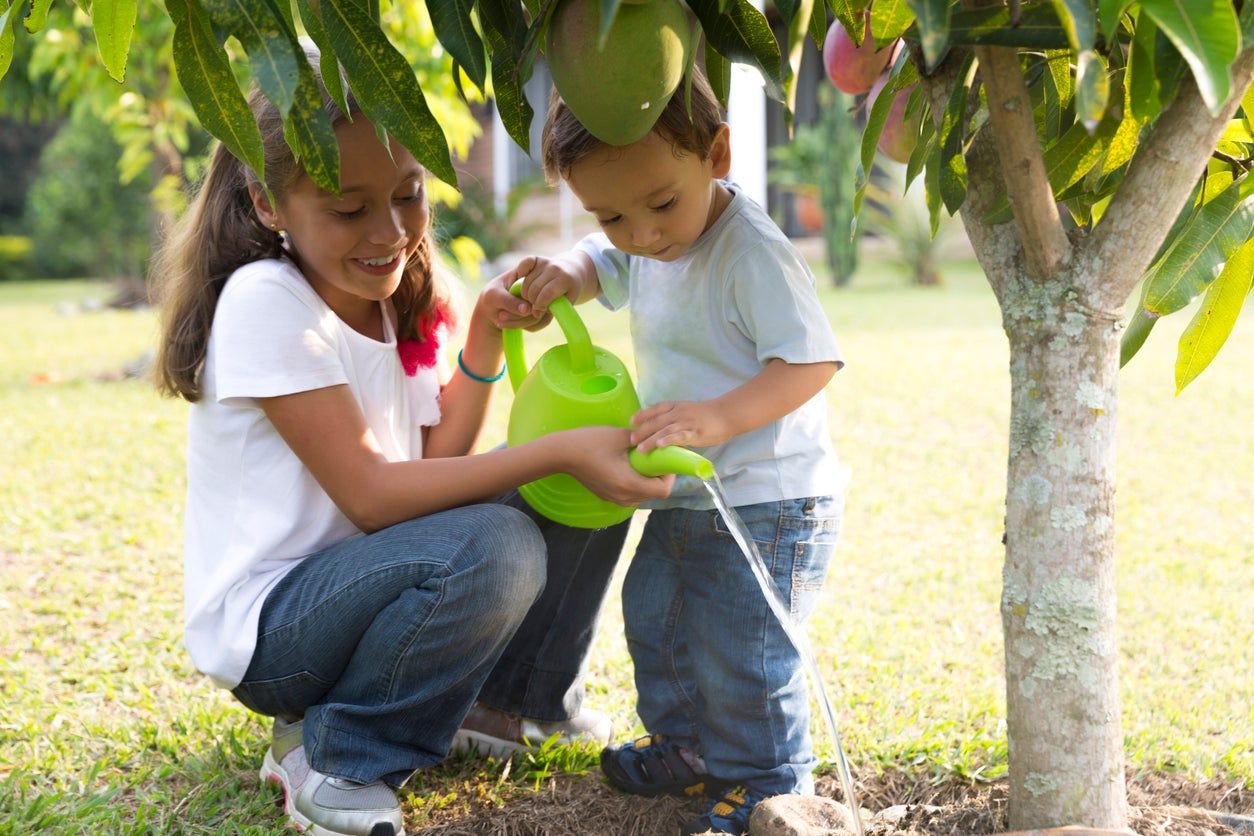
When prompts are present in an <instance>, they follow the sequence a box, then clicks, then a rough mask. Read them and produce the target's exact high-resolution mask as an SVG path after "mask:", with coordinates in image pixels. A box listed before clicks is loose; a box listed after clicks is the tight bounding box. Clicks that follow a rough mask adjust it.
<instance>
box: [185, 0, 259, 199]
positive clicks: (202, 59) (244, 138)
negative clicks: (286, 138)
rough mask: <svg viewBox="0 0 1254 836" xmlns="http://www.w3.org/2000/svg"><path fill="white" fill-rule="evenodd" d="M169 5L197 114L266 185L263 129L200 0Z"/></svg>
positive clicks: (188, 87) (188, 96)
mask: <svg viewBox="0 0 1254 836" xmlns="http://www.w3.org/2000/svg"><path fill="white" fill-rule="evenodd" d="M165 6H166V9H167V10H168V11H169V13H170V17H171V19H173V21H174V42H173V55H174V69H175V71H176V72H177V73H178V79H179V84H180V85H182V87H183V92H185V93H186V94H187V98H188V100H189V101H190V102H191V105H192V109H193V110H194V111H195V112H196V118H197V119H199V120H200V124H201V125H202V126H204V128H205V130H207V131H209V133H211V134H213V135H214V136H216V137H218V138H219V139H221V140H222V144H223V145H225V146H226V147H227V150H229V151H230V152H231V153H232V154H234V155H235V157H236V159H238V160H240V161H241V162H243V163H244V164H245V165H247V166H248V167H249V168H251V169H252V170H253V172H254V173H256V175H257V177H258V179H260V180H261V181H262V182H263V183H264V182H265V179H266V177H265V156H264V154H263V152H262V148H261V132H260V131H259V130H258V129H257V122H256V120H255V119H254V118H253V114H252V110H251V109H250V108H249V107H248V102H247V101H246V100H245V98H244V94H243V93H241V92H240V89H239V84H238V82H236V80H235V74H234V72H233V71H232V70H231V64H230V61H228V60H227V57H226V52H225V51H223V49H222V47H220V46H218V42H217V39H216V38H215V37H214V35H213V28H212V26H210V23H209V16H208V15H207V14H205V11H204V9H202V8H201V7H200V4H199V3H198V2H195V0H192V2H191V3H190V4H189V3H188V2H186V0H166V4H165Z"/></svg>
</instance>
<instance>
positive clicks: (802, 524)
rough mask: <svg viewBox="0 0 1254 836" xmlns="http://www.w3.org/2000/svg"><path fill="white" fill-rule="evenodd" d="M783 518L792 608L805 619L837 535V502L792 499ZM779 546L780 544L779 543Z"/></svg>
mask: <svg viewBox="0 0 1254 836" xmlns="http://www.w3.org/2000/svg"><path fill="white" fill-rule="evenodd" d="M795 502H796V505H795V507H794V508H792V509H790V512H786V513H785V515H784V517H783V525H782V528H783V535H782V536H786V537H787V539H788V540H790V541H791V543H790V545H791V546H792V558H793V561H792V596H791V600H790V601H789V603H790V605H791V606H792V611H793V613H795V614H796V615H797V616H798V617H800V618H805V617H806V616H808V615H809V614H810V611H811V610H813V609H814V605H815V604H816V603H817V602H818V594H819V590H821V589H822V588H823V581H824V580H825V579H826V578H827V570H828V567H829V566H830V565H831V562H832V555H833V554H834V553H835V551H836V540H837V539H838V538H839V536H840V521H841V510H842V509H841V503H839V502H837V501H836V500H834V499H833V498H831V497H811V498H808V499H802V500H795ZM781 545H783V544H781Z"/></svg>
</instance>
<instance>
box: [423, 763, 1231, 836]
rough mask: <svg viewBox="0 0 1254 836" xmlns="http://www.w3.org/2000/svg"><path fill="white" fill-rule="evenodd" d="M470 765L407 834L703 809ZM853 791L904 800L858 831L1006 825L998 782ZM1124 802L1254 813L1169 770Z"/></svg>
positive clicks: (488, 831) (635, 827)
mask: <svg viewBox="0 0 1254 836" xmlns="http://www.w3.org/2000/svg"><path fill="white" fill-rule="evenodd" d="M469 771H470V770H469V769H468V774H467V776H466V780H465V781H464V782H463V783H462V787H463V788H464V789H465V792H458V793H457V794H456V798H455V799H454V798H452V797H448V798H446V799H445V800H444V801H442V802H441V801H438V800H437V801H434V802H433V801H432V800H431V799H424V800H423V801H421V802H419V803H418V804H417V805H416V806H415V807H414V808H412V809H410V810H409V811H407V813H408V815H407V817H406V818H407V820H408V827H407V832H409V833H411V834H420V835H421V836H435V834H440V836H562V835H563V834H606V836H654V834H667V836H669V834H674V833H677V832H678V831H679V828H680V826H681V825H682V824H683V822H684V821H686V820H687V819H688V818H690V817H691V816H693V815H695V814H696V813H697V812H699V811H700V810H701V809H702V806H703V804H702V802H699V801H688V800H679V799H674V798H657V799H650V798H640V797H635V796H629V795H624V794H622V793H619V792H617V791H615V790H614V789H612V788H610V787H609V786H607V785H606V784H605V783H604V782H603V781H602V780H601V779H600V778H599V777H598V776H597V775H596V774H595V773H590V774H587V775H579V776H571V775H563V776H560V777H557V778H555V779H550V780H548V781H546V782H544V783H542V784H540V786H539V788H538V789H533V788H532V786H531V785H530V784H527V785H522V786H519V785H509V786H503V785H499V784H498V785H497V786H495V787H494V788H493V790H492V791H491V792H485V791H484V789H483V788H482V787H480V788H479V790H478V791H475V784H476V782H477V779H476V778H472V777H471V775H470V774H469ZM478 777H479V778H481V777H482V776H478ZM817 784H818V787H817V789H818V793H819V794H820V795H824V796H827V797H829V798H834V799H836V800H838V801H843V799H842V798H841V793H840V787H839V785H838V784H837V782H836V779H835V778H834V777H833V776H820V777H819V779H818V781H817ZM445 786H446V787H447V786H448V784H447V783H446V784H445ZM857 792H858V800H859V802H860V803H861V805H862V807H863V809H864V810H869V811H872V812H877V811H880V810H884V809H887V808H889V807H894V806H897V805H908V806H909V812H907V814H906V815H905V816H904V817H902V818H901V819H899V820H898V821H897V822H896V823H895V824H893V825H888V824H884V823H879V822H869V823H868V824H869V826H868V827H867V836H916V835H918V834H927V835H928V836H935V835H936V834H954V835H955V836H957V834H993V833H1001V832H1004V831H1005V830H1006V829H1007V828H1006V797H1007V787H1006V784H1005V782H995V783H989V784H968V783H963V782H959V781H950V782H946V783H942V784H934V783H932V782H931V781H930V780H928V779H927V778H926V776H918V775H914V776H912V775H909V774H905V773H886V774H884V775H880V776H872V777H869V778H862V779H860V780H859V781H858V786H857ZM416 797H417V798H422V796H421V794H419V795H418V796H416ZM475 799H478V800H475ZM502 799H503V800H502ZM1128 801H1129V804H1130V806H1131V818H1130V822H1129V824H1130V826H1131V828H1132V829H1133V830H1134V831H1135V832H1136V833H1138V834H1142V835H1143V836H1151V834H1153V836H1158V835H1159V834H1162V835H1163V836H1229V834H1237V833H1238V832H1239V831H1237V830H1234V829H1232V828H1231V827H1228V826H1225V825H1224V824H1222V823H1220V822H1219V821H1217V820H1216V819H1215V818H1214V817H1213V816H1210V815H1207V813H1206V811H1214V812H1218V813H1221V814H1235V815H1243V816H1250V815H1254V787H1248V786H1245V785H1244V784H1241V783H1237V784H1233V783H1231V782H1227V783H1226V782H1223V781H1219V780H1212V781H1208V782H1205V783H1192V782H1189V781H1185V780H1183V779H1180V778H1177V777H1174V776H1170V775H1140V776H1133V775H1129V776H1128ZM1246 832H1247V833H1248V832H1249V831H1246Z"/></svg>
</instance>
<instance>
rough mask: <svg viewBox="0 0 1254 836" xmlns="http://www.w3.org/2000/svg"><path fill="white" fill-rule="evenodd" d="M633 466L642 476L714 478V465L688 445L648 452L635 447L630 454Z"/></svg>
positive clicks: (704, 479) (706, 479)
mask: <svg viewBox="0 0 1254 836" xmlns="http://www.w3.org/2000/svg"><path fill="white" fill-rule="evenodd" d="M628 459H629V460H630V461H631V466H632V467H634V468H635V469H636V472H637V473H639V474H640V475H641V476H665V475H666V474H668V473H674V474H676V475H677V476H695V477H696V478H697V479H700V480H702V481H708V480H710V479H713V478H714V465H713V464H711V463H710V460H709V459H707V458H706V457H705V456H702V455H701V454H700V453H694V452H692V451H691V450H689V449H688V448H687V447H658V448H656V449H654V450H650V451H649V452H647V453H641V452H640V451H639V450H636V449H633V450H632V451H631V452H630V453H629V454H628Z"/></svg>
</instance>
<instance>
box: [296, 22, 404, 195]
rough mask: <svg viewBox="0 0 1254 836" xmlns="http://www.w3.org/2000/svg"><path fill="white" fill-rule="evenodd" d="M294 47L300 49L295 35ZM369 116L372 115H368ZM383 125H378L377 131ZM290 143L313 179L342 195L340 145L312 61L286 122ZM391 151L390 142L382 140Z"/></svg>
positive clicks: (302, 70) (304, 66) (303, 65)
mask: <svg viewBox="0 0 1254 836" xmlns="http://www.w3.org/2000/svg"><path fill="white" fill-rule="evenodd" d="M293 45H294V46H299V44H297V43H296V41H295V34H294V33H293ZM367 115H369V114H367ZM381 129H382V123H380V122H375V131H376V132H378V131H379V130H381ZM283 133H284V136H286V137H287V144H288V146H290V147H291V148H292V149H293V150H294V151H295V152H296V156H297V157H298V158H299V159H300V161H301V165H302V166H303V167H304V169H305V172H306V173H307V174H308V175H309V178H310V179H311V180H313V181H314V182H315V183H317V184H318V185H319V186H321V187H322V188H323V189H324V190H326V191H328V192H330V193H331V194H339V193H340V146H339V143H338V142H337V141H336V139H335V130H334V128H332V127H331V118H330V117H329V116H327V112H326V110H325V109H324V108H323V107H322V91H321V90H319V89H318V79H317V78H316V77H315V76H314V72H313V68H312V67H310V66H309V62H307V61H302V62H301V65H300V74H299V75H298V76H297V79H296V95H295V97H294V98H293V99H292V109H291V111H290V112H289V113H288V117H287V119H285V120H284V121H283ZM380 141H381V142H382V143H383V147H384V148H387V147H388V143H387V140H386V139H383V138H380Z"/></svg>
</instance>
